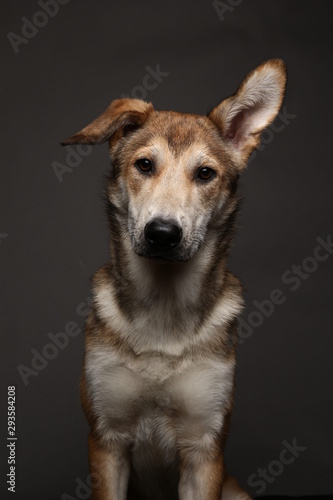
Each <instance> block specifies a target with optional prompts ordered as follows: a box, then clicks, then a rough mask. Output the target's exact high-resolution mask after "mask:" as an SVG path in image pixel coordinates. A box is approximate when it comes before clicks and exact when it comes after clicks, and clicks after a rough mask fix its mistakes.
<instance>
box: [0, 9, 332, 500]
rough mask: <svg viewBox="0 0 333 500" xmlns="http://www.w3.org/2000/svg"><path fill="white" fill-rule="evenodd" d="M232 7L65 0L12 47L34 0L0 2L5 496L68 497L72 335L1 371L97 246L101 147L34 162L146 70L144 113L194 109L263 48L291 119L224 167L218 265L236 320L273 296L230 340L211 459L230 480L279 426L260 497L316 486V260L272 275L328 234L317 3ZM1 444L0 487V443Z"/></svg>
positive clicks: (321, 440) (76, 420)
mask: <svg viewBox="0 0 333 500" xmlns="http://www.w3.org/2000/svg"><path fill="white" fill-rule="evenodd" d="M225 3H228V2H227V0H226V2H225ZM231 3H234V4H235V3H237V2H235V1H234V2H232V1H231V2H230V4H231ZM238 3H239V5H237V6H235V7H234V8H233V9H231V10H229V11H228V12H226V13H225V18H224V20H221V19H220V18H219V16H218V14H217V12H216V10H215V9H214V7H213V4H212V2H210V1H204V0H200V1H196V2H194V1H193V0H192V1H190V0H185V1H182V2H177V1H170V0H169V1H168V2H156V1H155V2H154V1H152V0H151V1H147V2H138V1H120V0H115V1H107V0H104V1H102V0H100V1H95V2H88V1H82V0H81V1H79V0H70V1H69V2H68V3H67V4H66V5H61V6H59V12H58V13H57V15H56V16H54V17H53V18H50V19H49V21H48V23H47V24H46V26H44V27H41V28H39V31H38V33H37V34H35V36H33V37H32V38H31V39H30V40H29V41H28V43H27V44H21V45H19V51H18V53H17V54H15V52H14V50H13V48H12V46H11V44H10V41H9V40H8V38H7V33H8V32H14V33H16V34H21V29H22V25H23V21H22V20H21V18H22V16H26V17H27V18H28V19H29V20H31V19H32V18H33V16H34V14H35V13H36V12H37V11H40V10H41V8H40V7H39V6H38V3H37V1H30V0H29V1H26V0H25V1H23V0H19V1H15V2H6V3H3V5H2V11H3V12H2V15H1V33H2V37H1V53H2V60H3V62H4V68H3V71H2V82H3V88H2V92H1V97H2V105H1V116H2V120H1V126H2V132H1V138H2V149H1V156H2V162H1V186H0V189H1V194H0V207H1V210H0V235H1V236H0V254H1V255H0V258H1V260H0V262H1V292H2V300H1V306H2V308H3V313H2V315H1V318H2V328H1V340H2V349H1V356H2V357H3V359H2V361H1V370H4V373H2V375H1V383H2V389H1V393H0V394H1V412H2V413H1V415H2V417H3V419H1V422H3V423H2V424H1V429H0V434H1V437H2V438H4V439H5V438H6V421H5V414H6V387H7V386H8V385H16V388H17V389H16V390H17V432H18V444H17V490H18V493H17V495H16V498H19V499H24V500H26V499H34V500H39V499H42V500H45V499H46V498H47V499H48V500H53V499H60V498H61V495H62V494H63V493H68V494H69V495H72V497H73V498H78V497H77V496H76V494H75V488H76V482H75V481H76V478H81V479H82V480H83V481H86V478H87V475H88V468H87V447H86V436H87V432H88V428H87V425H86V423H85V419H84V416H83V413H82V411H81V408H80V402H79V395H78V383H79V377H80V368H81V363H82V354H83V335H79V336H77V337H73V338H71V339H70V341H69V343H68V346H67V347H66V348H65V349H63V350H62V351H59V353H58V355H57V356H56V357H55V359H53V360H50V361H49V363H48V366H47V367H46V368H45V369H44V370H42V371H40V372H39V373H38V375H36V376H31V377H30V378H29V379H28V382H29V383H28V385H27V386H25V385H24V383H23V381H22V379H21V377H20V376H19V374H18V371H17V366H18V365H20V364H23V365H25V366H31V359H32V357H33V355H32V354H31V349H37V351H39V352H41V351H42V349H43V348H44V346H45V345H46V344H47V343H49V339H48V337H47V335H48V333H49V332H52V333H53V334H55V333H57V332H60V331H63V329H64V326H65V325H66V323H67V322H68V321H75V322H77V323H78V324H79V325H80V327H83V323H84V317H83V316H82V315H81V316H80V315H78V314H77V312H76V308H77V306H78V304H80V302H82V301H84V300H85V299H86V297H87V295H88V294H89V279H90V277H91V275H92V274H93V272H94V271H95V270H97V268H98V267H99V266H101V265H102V264H103V263H104V262H105V261H106V260H107V258H108V233H107V227H106V219H105V216H104V210H103V203H102V191H103V186H104V177H105V174H106V173H107V171H108V168H109V162H108V154H107V146H106V145H103V146H100V147H96V148H95V149H94V150H93V151H92V153H91V154H90V155H88V156H86V157H84V158H83V159H82V162H81V163H80V165H78V166H77V167H76V168H74V169H73V171H72V172H71V173H66V174H64V176H63V182H61V183H60V182H59V181H58V179H57V177H56V175H55V172H54V170H53V168H52V162H54V161H58V162H60V163H62V164H65V162H66V154H67V153H66V150H64V149H63V148H61V147H60V146H59V142H60V141H61V140H62V139H64V138H66V137H68V136H69V135H71V134H72V133H74V132H76V131H77V130H79V129H80V128H81V127H82V126H84V125H86V124H87V123H88V122H89V121H90V120H92V119H93V118H95V117H96V116H97V114H99V113H100V112H101V111H102V110H103V109H104V108H105V107H106V106H107V105H108V104H109V102H110V101H111V100H113V99H115V98H117V97H119V96H120V95H122V94H129V95H130V94H131V92H132V91H133V89H134V88H135V87H136V86H138V85H142V81H143V79H144V77H145V75H146V74H147V71H146V67H147V66H150V67H151V68H155V67H156V65H157V64H159V65H160V69H161V71H164V72H168V73H169V75H168V76H167V77H166V78H164V79H163V81H162V82H161V83H160V84H159V85H158V86H157V88H156V89H154V90H150V91H148V92H147V96H146V99H147V100H151V101H152V102H153V103H154V105H155V107H156V108H157V109H175V110H178V111H183V112H195V113H202V114H205V113H206V112H207V111H208V110H209V109H210V108H211V107H212V106H213V105H215V104H217V103H218V102H219V101H220V100H221V99H222V98H224V97H227V96H229V95H230V94H231V93H233V92H234V91H235V89H236V87H237V85H238V84H239V82H240V80H241V79H242V78H243V77H244V76H245V75H246V74H247V72H249V71H250V70H251V69H252V68H254V67H255V66H256V65H258V64H259V63H260V62H262V61H264V60H266V59H268V58H271V57H281V58H283V59H284V60H285V61H286V63H287V66H288V72H289V78H288V88H287V95H286V99H285V105H286V106H287V112H288V113H289V114H293V115H296V117H294V118H293V119H291V120H290V123H289V124H287V125H285V127H283V130H282V131H280V132H276V133H274V134H273V137H271V135H269V134H268V135H267V134H266V142H269V144H268V143H267V144H266V145H265V148H264V149H263V150H262V151H260V152H258V153H257V156H256V158H255V160H253V161H252V162H251V164H250V167H249V169H248V170H247V171H246V172H245V173H244V175H243V177H242V181H241V188H242V194H243V196H244V203H243V210H242V214H241V217H240V227H239V231H238V235H237V238H236V240H235V244H234V249H233V255H232V259H231V263H230V267H231V269H232V271H233V272H235V273H236V274H237V275H238V276H239V277H241V279H242V281H243V283H244V287H245V295H246V301H247V309H246V310H245V312H244V314H243V318H244V320H245V321H247V318H248V316H249V314H250V313H251V312H252V311H253V310H255V306H254V305H253V301H254V300H258V301H262V300H264V299H267V298H268V297H269V295H270V293H271V292H272V290H274V289H275V288H279V289H281V290H282V291H283V293H284V296H285V297H286V300H285V302H284V303H283V304H281V305H279V306H276V308H275V311H274V313H273V314H271V316H270V317H268V318H265V320H264V321H263V323H262V325H261V326H258V327H256V328H254V329H253V333H252V335H251V336H250V337H249V338H247V339H246V340H245V341H244V342H243V343H242V344H241V345H240V347H239V356H238V370H237V392H236V404H235V410H234V416H233V424H232V428H231V432H230V438H229V441H228V446H227V463H228V466H229V469H230V471H231V472H232V473H233V474H235V475H236V476H237V477H238V479H239V481H240V482H241V483H242V484H243V485H245V486H246V485H247V481H248V477H249V476H250V475H251V474H253V473H255V472H256V471H257V469H258V468H259V467H267V465H268V464H270V462H271V461H272V460H275V459H277V458H278V456H279V453H280V451H281V450H282V449H283V447H284V446H283V444H282V442H283V441H284V440H287V441H288V442H292V440H293V439H294V438H296V440H297V443H298V444H299V445H301V446H304V447H306V450H305V451H304V452H302V453H301V454H300V456H299V457H298V458H297V459H296V460H295V462H294V463H293V464H291V465H288V466H286V467H285V469H284V471H283V473H282V474H280V475H279V476H277V477H276V478H275V480H274V482H272V483H271V484H268V485H267V488H266V491H265V495H280V494H281V495H282V494H289V495H310V494H333V479H332V476H333V463H332V462H333V460H332V445H333V442H332V395H333V391H332V378H333V377H332V375H333V373H332V347H333V340H332V314H331V304H332V301H331V299H332V291H331V286H332V278H333V265H332V264H333V256H332V255H331V256H330V257H329V258H328V259H327V260H326V261H324V262H320V263H319V265H318V269H317V270H316V271H315V272H313V273H311V275H310V276H309V277H308V278H307V279H302V280H300V285H299V288H298V289H297V290H295V291H291V289H290V285H287V284H285V283H283V281H282V275H283V273H285V272H286V271H288V270H289V269H291V267H292V266H293V265H294V264H296V265H298V264H302V261H303V260H304V259H305V258H307V257H310V256H312V255H313V251H314V249H315V247H316V245H317V243H316V238H317V237H318V236H321V237H322V238H324V239H326V237H327V236H328V235H331V234H332V182H333V170H332V164H331V163H332V160H331V154H330V153H331V147H332V144H331V143H332V139H331V130H330V129H331V116H332V115H331V94H332V84H333V82H332V66H331V58H332V52H331V46H332V21H331V20H332V14H333V4H332V3H329V2H327V1H326V2H324V1H316V2H314V1H304V0H303V1H300V0H298V1H297V0H296V1H295V0H294V1H293V2H291V1H287V0H278V1H277V0H270V1H267V0H265V1H264V0H252V1H249V0H244V1H243V2H238ZM136 92H138V91H136ZM5 235H8V236H5ZM1 453H2V460H3V462H2V463H1V466H2V467H1V476H2V477H1V482H2V488H3V487H4V476H5V473H7V465H6V463H5V456H6V449H5V442H4V440H3V441H2V445H1ZM248 489H249V491H250V492H251V493H252V494H255V493H256V489H255V488H251V487H249V488H248ZM1 497H2V498H7V496H6V492H5V490H4V496H3V495H1ZM11 497H12V495H11V496H10V495H9V494H8V498H11ZM82 498H83V497H82Z"/></svg>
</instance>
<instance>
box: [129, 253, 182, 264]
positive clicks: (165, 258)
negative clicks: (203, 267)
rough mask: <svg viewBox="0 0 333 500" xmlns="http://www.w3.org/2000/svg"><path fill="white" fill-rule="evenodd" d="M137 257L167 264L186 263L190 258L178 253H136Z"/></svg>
mask: <svg viewBox="0 0 333 500" xmlns="http://www.w3.org/2000/svg"><path fill="white" fill-rule="evenodd" d="M136 254H137V255H138V256H139V257H143V258H144V259H147V260H151V261H153V262H156V263H161V264H167V263H173V262H188V261H189V260H190V257H189V256H188V255H182V254H181V253H179V252H162V251H161V252H149V251H147V252H136Z"/></svg>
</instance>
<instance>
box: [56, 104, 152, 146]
mask: <svg viewBox="0 0 333 500" xmlns="http://www.w3.org/2000/svg"><path fill="white" fill-rule="evenodd" d="M152 111H153V106H152V104H151V103H148V102H145V101H141V100H140V99H117V100H115V101H113V102H112V103H111V104H110V106H109V107H108V108H107V109H106V110H105V111H104V113H102V114H101V115H100V116H99V117H98V118H96V119H95V120H94V121H92V122H91V123H89V125H87V126H86V127H85V128H83V129H82V130H80V132H77V134H74V135H72V137H69V139H66V140H65V141H63V142H62V143H61V144H62V146H66V145H68V144H101V143H102V142H105V141H107V140H108V139H110V137H111V136H112V135H114V134H115V133H116V132H118V131H119V130H121V129H124V128H125V127H126V128H136V127H139V126H140V125H142V124H143V123H144V122H145V121H146V120H147V118H148V116H149V115H150V113H151V112H152Z"/></svg>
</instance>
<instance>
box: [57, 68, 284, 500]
mask: <svg viewBox="0 0 333 500" xmlns="http://www.w3.org/2000/svg"><path fill="white" fill-rule="evenodd" d="M284 88H285V67H284V64H283V63H282V61H280V60H271V61H268V62H267V63H264V64H262V65H261V66H259V67H258V68H257V69H256V70H254V71H253V72H252V73H250V75H248V76H247V78H246V79H245V80H244V81H243V82H242V84H241V85H240V87H239V89H238V91H237V92H236V93H235V95H234V96H232V97H230V98H229V99H226V100H225V101H223V102H222V103H221V104H219V105H218V106H216V107H215V108H214V109H213V110H212V111H211V112H210V113H209V115H208V116H207V117H203V116H198V115H194V114H180V113H176V112H165V111H162V112H158V111H155V110H154V109H153V107H152V105H151V104H148V103H145V102H143V101H140V100H135V99H120V100H117V101H114V102H113V103H111V105H110V106H109V108H108V109H107V110H106V111H105V112H104V113H103V114H102V115H100V116H99V117H98V118H97V119H95V120H94V121H93V122H92V123H91V124H89V125H88V126H87V127H85V128H84V129H82V130H81V131H80V132H78V133H77V134H75V135H74V136H72V137H71V138H69V139H68V140H67V141H65V142H64V144H75V143H93V144H95V143H101V142H104V141H107V140H108V141H109V147H110V156H111V160H112V170H111V172H110V176H109V181H108V187H107V195H106V203H107V212H108V218H109V226H110V231H111V242H110V254H111V259H110V262H108V263H107V264H106V265H105V266H104V267H103V268H101V269H100V270H99V271H98V272H97V273H96V274H95V276H94V279H93V294H94V302H93V306H92V308H91V313H90V315H89V318H88V320H87V324H86V354H85V362H84V368H83V372H82V380H81V399H82V405H83V408H84V411H85V413H86V416H87V420H88V422H89V425H90V427H91V433H90V436H89V461H90V468H91V471H92V472H94V473H95V475H97V479H99V480H97V481H96V484H95V485H94V486H93V498H94V500H107V499H108V500H125V498H126V491H127V484H128V483H129V490H128V491H129V492H130V491H132V492H133V488H134V491H135V492H136V493H134V497H133V498H136V500H138V499H139V498H140V499H144V500H148V499H154V500H156V499H157V498H162V496H161V497H158V495H159V494H160V495H162V492H161V486H162V490H163V494H164V496H163V498H171V497H173V496H176V495H177V490H178V495H179V498H180V500H187V499H188V498H191V499H192V498H193V500H220V499H221V494H222V499H223V500H224V499H229V498H239V499H241V498H242V499H245V498H249V497H248V496H247V495H246V494H245V492H243V491H242V490H241V489H240V488H239V487H238V485H237V483H236V482H235V481H234V480H233V479H232V478H228V477H227V475H226V473H225V470H224V464H223V447H224V443H225V439H226V436H227V432H228V428H229V422H230V414H231V409H232V403H233V393H234V389H233V377H234V366H235V355H236V345H237V314H238V313H239V311H240V309H241V305H242V299H241V286H240V283H239V281H238V279H237V278H235V277H234V276H233V275H231V274H230V273H229V272H228V271H227V259H228V255H229V251H230V246H231V242H232V237H233V233H234V228H235V221H236V216H237V211H238V196H237V179H238V176H239V173H240V172H241V171H242V169H243V168H244V166H245V164H246V161H247V159H248V157H249V155H250V153H251V151H252V150H253V148H254V147H256V146H257V145H258V143H259V139H260V132H261V131H262V130H263V129H264V128H265V127H266V126H267V125H268V124H269V123H270V122H271V121H272V120H273V118H274V117H275V116H276V114H277V112H278V110H279V107H280V105H281V102H282V99H283V94H284ZM142 158H147V159H149V160H150V161H151V164H152V170H151V171H150V172H149V174H146V173H143V172H142V171H140V168H138V164H137V161H138V160H139V159H142ZM203 167H209V168H211V169H213V172H214V176H213V177H212V179H211V180H209V181H208V182H202V181H201V180H200V178H199V177H198V172H199V171H200V169H201V168H203ZM161 215H163V217H168V218H171V219H172V220H174V221H177V224H178V225H181V228H182V237H181V242H180V244H179V245H177V246H176V247H175V248H174V247H172V248H171V247H170V248H168V249H167V250H165V251H164V253H163V254H162V255H160V253H158V252H157V251H156V250H154V249H153V250H152V249H151V248H150V246H149V245H148V243H147V241H146V239H145V237H144V228H145V224H146V223H147V221H148V222H149V221H150V220H152V217H153V216H154V217H155V216H158V217H161ZM154 251H155V254H154ZM156 252H157V253H156ZM159 252H160V251H159ZM162 258H163V260H161V259H162ZM164 259H166V260H164ZM214 391H215V392H214ZM219 391H220V392H219ZM111 395H112V397H111ZM198 398H199V399H198ZM139 491H141V493H139ZM157 491H160V493H156V492H157ZM129 494H130V493H129ZM140 495H141V496H140Z"/></svg>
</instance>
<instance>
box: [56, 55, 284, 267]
mask: <svg viewBox="0 0 333 500" xmlns="http://www.w3.org/2000/svg"><path fill="white" fill-rule="evenodd" d="M284 88H285V67H284V64H283V63H282V62H281V61H279V60H272V61H268V62H267V63H265V64H263V65H261V66H259V68H257V69H256V70H254V71H253V72H252V73H250V75H248V77H247V78H246V79H245V80H244V81H243V82H242V84H241V86H240V87H239V89H238V91H237V93H236V94H235V95H234V96H232V97H230V98H229V99H226V100H225V101H223V102H222V103H221V104H220V105H218V106H217V107H216V108H214V109H213V110H212V111H211V113H210V114H209V115H208V116H207V117H204V116H197V115H189V114H180V113H174V112H158V111H154V109H153V107H152V105H151V104H148V103H145V102H143V101H140V100H136V99H120V100H118V101H114V102H113V103H112V104H111V105H110V107H109V108H108V109H107V110H106V111H105V112H104V113H103V114H102V115H101V116H100V117H99V118H97V119H96V120H94V122H92V123H91V124H90V125H88V126H87V127H86V128H85V129H83V130H82V131H81V132H79V133H78V134H76V135H75V136H73V137H71V138H70V139H69V140H68V141H66V142H65V144H73V143H100V142H104V141H105V140H109V144H110V155H111V160H112V165H113V169H112V171H111V175H110V179H109V185H108V197H109V201H110V203H111V206H112V207H114V210H115V213H116V214H117V218H118V220H119V222H120V223H121V225H122V230H123V232H125V233H127V234H128V235H129V237H130V242H131V245H132V248H133V250H134V252H135V253H136V254H137V255H140V256H143V257H148V258H154V259H168V260H173V261H187V260H189V259H191V258H192V257H193V256H194V255H195V253H196V252H197V250H198V248H199V247H200V246H201V245H202V243H203V241H204V240H205V239H206V237H207V233H209V232H214V231H216V230H218V228H219V227H220V226H221V224H222V222H223V214H224V211H225V209H226V208H227V206H228V200H229V199H230V196H231V194H234V191H235V183H236V180H237V178H238V175H239V173H240V171H241V170H242V169H243V168H244V167H245V165H246V161H247V159H248V157H249V155H250V154H251V152H252V150H253V149H254V148H255V147H256V146H257V145H258V143H259V138H260V132H261V131H262V130H263V129H264V128H265V127H266V126H267V125H268V124H269V123H270V122H271V121H272V120H273V119H274V118H275V116H276V114H277V113H278V111H279V108H280V105H281V102H282V99H283V94H284Z"/></svg>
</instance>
